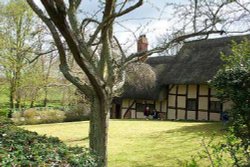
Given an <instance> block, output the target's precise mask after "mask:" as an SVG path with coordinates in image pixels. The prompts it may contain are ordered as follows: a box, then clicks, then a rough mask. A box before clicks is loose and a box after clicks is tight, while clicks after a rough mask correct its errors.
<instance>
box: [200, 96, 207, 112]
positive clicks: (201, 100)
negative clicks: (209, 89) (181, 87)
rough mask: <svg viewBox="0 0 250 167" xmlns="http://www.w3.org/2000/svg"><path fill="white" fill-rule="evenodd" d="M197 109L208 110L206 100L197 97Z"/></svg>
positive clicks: (205, 98)
mask: <svg viewBox="0 0 250 167" xmlns="http://www.w3.org/2000/svg"><path fill="white" fill-rule="evenodd" d="M199 109H202V110H208V98H207V97H199Z"/></svg>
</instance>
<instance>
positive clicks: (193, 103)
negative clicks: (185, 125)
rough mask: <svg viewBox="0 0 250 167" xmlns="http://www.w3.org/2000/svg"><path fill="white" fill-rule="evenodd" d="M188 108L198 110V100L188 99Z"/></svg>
mask: <svg viewBox="0 0 250 167" xmlns="http://www.w3.org/2000/svg"><path fill="white" fill-rule="evenodd" d="M187 110H190V111H196V110H197V100H196V99H187Z"/></svg>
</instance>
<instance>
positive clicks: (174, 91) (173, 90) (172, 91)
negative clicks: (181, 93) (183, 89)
mask: <svg viewBox="0 0 250 167" xmlns="http://www.w3.org/2000/svg"><path fill="white" fill-rule="evenodd" d="M169 88H172V85H170V86H169ZM169 93H176V86H174V87H173V88H172V89H171V90H170V92H169Z"/></svg>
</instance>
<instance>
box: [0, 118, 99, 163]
mask: <svg viewBox="0 0 250 167" xmlns="http://www.w3.org/2000/svg"><path fill="white" fill-rule="evenodd" d="M96 162H97V161H96V158H95V157H94V156H93V155H90V153H89V152H88V150H87V149H85V148H82V147H68V146H66V145H65V144H64V143H63V142H61V141H60V140H59V139H58V138H55V137H46V136H40V135H38V134H37V133H36V132H30V131H27V130H24V129H21V128H18V127H16V126H14V125H12V122H11V121H10V120H8V119H6V118H1V117H0V166H83V167H85V166H86V167H95V166H96V164H97V163H96Z"/></svg>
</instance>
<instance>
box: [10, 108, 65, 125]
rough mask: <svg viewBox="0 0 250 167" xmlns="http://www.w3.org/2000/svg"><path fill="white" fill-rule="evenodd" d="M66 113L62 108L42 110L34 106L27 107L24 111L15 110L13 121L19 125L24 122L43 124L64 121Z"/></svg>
mask: <svg viewBox="0 0 250 167" xmlns="http://www.w3.org/2000/svg"><path fill="white" fill-rule="evenodd" d="M64 119H65V113H64V111H61V110H49V109H47V110H42V111H38V110H36V109H34V108H30V109H27V110H25V111H23V112H15V113H14V114H13V121H14V122H15V123H16V124H18V125H23V124H42V123H58V122H63V121H64Z"/></svg>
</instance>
